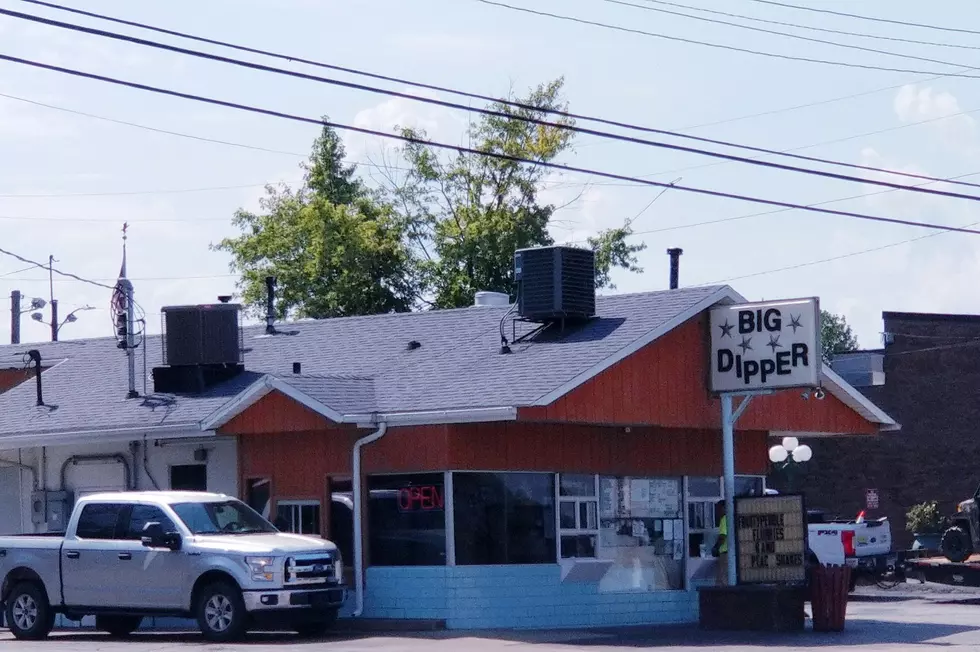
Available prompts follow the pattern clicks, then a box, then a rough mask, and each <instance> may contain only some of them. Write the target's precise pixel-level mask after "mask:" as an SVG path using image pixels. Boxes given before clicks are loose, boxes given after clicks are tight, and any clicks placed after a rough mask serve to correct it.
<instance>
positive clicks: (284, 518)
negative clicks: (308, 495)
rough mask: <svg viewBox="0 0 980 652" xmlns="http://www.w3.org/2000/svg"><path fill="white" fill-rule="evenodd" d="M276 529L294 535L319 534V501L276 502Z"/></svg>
mask: <svg viewBox="0 0 980 652" xmlns="http://www.w3.org/2000/svg"><path fill="white" fill-rule="evenodd" d="M275 525H276V527H277V528H279V529H280V530H282V531H283V532H292V533H294V534H312V535H316V536H319V534H320V501H319V500H279V501H276V523H275Z"/></svg>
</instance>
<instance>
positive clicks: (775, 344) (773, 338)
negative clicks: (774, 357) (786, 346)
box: [766, 333, 783, 353]
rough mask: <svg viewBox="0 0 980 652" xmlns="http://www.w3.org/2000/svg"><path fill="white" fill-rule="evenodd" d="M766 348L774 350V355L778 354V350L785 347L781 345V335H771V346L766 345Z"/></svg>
mask: <svg viewBox="0 0 980 652" xmlns="http://www.w3.org/2000/svg"><path fill="white" fill-rule="evenodd" d="M766 346H768V347H770V348H772V352H773V353H775V352H776V349H781V348H783V345H782V344H780V343H779V334H778V333H776V334H774V335H770V336H769V344H766Z"/></svg>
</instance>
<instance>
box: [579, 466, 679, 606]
mask: <svg viewBox="0 0 980 652" xmlns="http://www.w3.org/2000/svg"><path fill="white" fill-rule="evenodd" d="M599 488H600V497H599V498H600V500H599V526H600V532H599V551H598V557H599V559H605V560H608V561H611V562H612V567H611V568H610V570H609V571H608V572H607V573H606V574H605V576H604V577H603V578H602V580H601V581H600V583H599V590H600V591H628V590H634V591H637V590H638V591H663V590H676V589H683V588H684V548H685V545H684V517H683V511H682V510H683V507H682V491H681V480H680V479H679V478H635V477H606V476H603V477H602V478H600V480H599Z"/></svg>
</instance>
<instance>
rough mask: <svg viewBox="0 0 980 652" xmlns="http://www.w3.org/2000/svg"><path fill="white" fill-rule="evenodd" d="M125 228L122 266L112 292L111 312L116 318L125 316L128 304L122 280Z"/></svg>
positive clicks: (124, 230)
mask: <svg viewBox="0 0 980 652" xmlns="http://www.w3.org/2000/svg"><path fill="white" fill-rule="evenodd" d="M126 226H128V225H126ZM126 226H123V258H122V265H121V266H120V267H119V280H117V281H116V287H115V289H113V291H112V311H113V312H114V313H115V316H116V317H118V316H119V315H125V314H126V307H127V304H128V297H127V296H126V284H125V283H123V280H124V279H125V278H126V240H125V238H126Z"/></svg>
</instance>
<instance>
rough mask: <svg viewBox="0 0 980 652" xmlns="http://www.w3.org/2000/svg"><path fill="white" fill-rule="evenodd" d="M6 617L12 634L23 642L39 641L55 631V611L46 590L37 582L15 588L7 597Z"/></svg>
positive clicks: (22, 584) (23, 583) (22, 583)
mask: <svg viewBox="0 0 980 652" xmlns="http://www.w3.org/2000/svg"><path fill="white" fill-rule="evenodd" d="M4 616H5V618H6V621H7V627H9V628H10V633H11V634H13V635H14V638H17V639H19V640H22V641H39V640H41V639H43V638H47V636H48V634H50V633H51V630H52V629H54V610H53V609H52V608H51V603H50V602H48V596H47V594H46V593H45V592H44V588H42V587H41V585H40V584H38V583H36V582H21V583H20V584H18V585H17V586H15V587H14V589H13V590H12V591H11V592H10V595H8V596H7V608H6V610H5V612H4Z"/></svg>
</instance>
